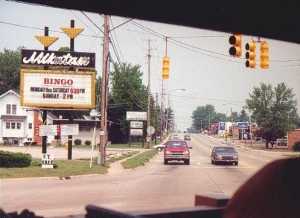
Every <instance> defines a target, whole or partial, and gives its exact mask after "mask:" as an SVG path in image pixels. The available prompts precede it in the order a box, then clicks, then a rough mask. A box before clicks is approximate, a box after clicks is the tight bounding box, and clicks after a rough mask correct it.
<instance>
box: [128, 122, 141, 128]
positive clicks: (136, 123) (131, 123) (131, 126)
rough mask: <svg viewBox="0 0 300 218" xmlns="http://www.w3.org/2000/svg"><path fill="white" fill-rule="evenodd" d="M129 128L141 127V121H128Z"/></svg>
mask: <svg viewBox="0 0 300 218" xmlns="http://www.w3.org/2000/svg"><path fill="white" fill-rule="evenodd" d="M130 128H132V129H142V128H143V122H141V121H130Z"/></svg>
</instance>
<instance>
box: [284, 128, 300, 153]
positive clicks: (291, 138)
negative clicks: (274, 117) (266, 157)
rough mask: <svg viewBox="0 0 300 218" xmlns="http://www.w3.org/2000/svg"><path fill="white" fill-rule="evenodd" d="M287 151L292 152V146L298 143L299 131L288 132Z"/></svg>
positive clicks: (299, 139)
mask: <svg viewBox="0 0 300 218" xmlns="http://www.w3.org/2000/svg"><path fill="white" fill-rule="evenodd" d="M287 140H288V143H287V144H288V149H289V150H293V146H294V144H295V143H296V142H300V129H295V130H292V131H289V132H288V136H287Z"/></svg>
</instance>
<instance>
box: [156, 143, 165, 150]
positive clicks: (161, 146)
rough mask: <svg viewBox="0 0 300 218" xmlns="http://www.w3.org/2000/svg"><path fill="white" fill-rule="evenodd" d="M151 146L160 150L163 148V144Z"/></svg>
mask: <svg viewBox="0 0 300 218" xmlns="http://www.w3.org/2000/svg"><path fill="white" fill-rule="evenodd" d="M153 148H156V149H157V150H158V151H162V150H164V148H165V145H164V144H158V145H154V146H153Z"/></svg>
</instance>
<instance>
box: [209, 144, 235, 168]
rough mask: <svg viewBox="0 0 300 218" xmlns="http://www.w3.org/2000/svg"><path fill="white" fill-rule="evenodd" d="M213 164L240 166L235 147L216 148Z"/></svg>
mask: <svg viewBox="0 0 300 218" xmlns="http://www.w3.org/2000/svg"><path fill="white" fill-rule="evenodd" d="M211 163H212V164H217V163H231V164H235V165H238V163H239V157H238V153H237V151H236V150H235V148H233V147H229V146H215V147H214V148H213V149H212V152H211Z"/></svg>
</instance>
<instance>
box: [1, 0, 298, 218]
mask: <svg viewBox="0 0 300 218" xmlns="http://www.w3.org/2000/svg"><path fill="white" fill-rule="evenodd" d="M40 2H41V1H40ZM45 2H51V1H45ZM99 2H100V1H99ZM124 2H125V1H124ZM224 2H225V1H224ZM86 4H88V1H87V3H86ZM99 4H100V3H99ZM151 4H152V3H151ZM153 4H154V3H153ZM186 4H188V3H186ZM224 4H225V3H224ZM226 4H227V3H226ZM75 5H76V4H75ZM124 5H125V3H124ZM221 5H222V4H221ZM270 7H271V6H270ZM131 9H132V10H131V11H136V10H135V8H134V7H132V8H131ZM170 10H171V5H170ZM195 11H196V12H197V9H196V8H195ZM216 11H217V12H215V13H218V15H217V16H219V12H220V14H221V15H222V16H223V15H224V14H222V13H221V12H222V11H223V10H222V6H219V5H218V9H217V10H216ZM185 13H188V12H185ZM149 14H153V16H155V11H149ZM237 14H238V13H237ZM221 15H220V16H221ZM178 16H181V15H178ZM224 16H225V15H224ZM161 17H164V16H161ZM183 17H184V16H183ZM249 17H251V16H250V14H249ZM195 20H197V19H196V18H195ZM207 20H211V21H212V22H216V21H215V20H214V19H213V18H210V17H208V18H207ZM204 21H205V19H204V20H203V22H204ZM170 22H171V21H170ZM195 22H196V21H195ZM201 22H202V21H201ZM236 22H239V21H238V17H237V21H236ZM196 23H197V22H196ZM199 23H200V22H199ZM261 23H263V24H264V22H263V21H262V22H261ZM274 25H276V24H274ZM278 25H279V24H278ZM0 26H1V30H0V36H1V40H0V178H1V181H0V207H1V209H3V210H4V211H7V212H12V211H19V212H20V211H21V210H22V209H25V208H28V209H30V210H32V211H34V212H36V214H37V215H41V216H45V217H62V216H67V215H78V214H84V213H85V207H86V205H90V204H93V205H97V206H101V207H105V208H111V209H114V210H117V211H124V212H130V211H155V210H165V209H178V208H189V207H194V206H195V205H194V199H195V195H196V194H199V195H206V196H210V195H216V194H217V195H225V196H226V197H229V198H230V197H231V196H233V194H234V193H235V192H236V190H237V189H238V188H239V187H241V185H242V184H244V182H245V181H248V180H249V179H250V178H251V176H253V175H255V174H256V173H257V172H258V171H259V170H260V169H261V168H262V167H264V166H265V165H267V164H268V163H270V162H272V161H274V160H278V159H282V158H287V157H295V156H297V155H299V153H297V151H299V150H300V145H299V142H300V131H299V129H300V118H299V109H300V104H299V102H300V85H299V84H300V73H299V70H300V45H299V44H296V43H289V42H284V41H279V40H274V39H269V38H264V37H258V36H252V35H246V34H244V33H235V32H234V33H231V32H220V31H212V30H207V29H199V28H191V27H186V26H179V25H170V24H166V23H157V22H150V21H145V20H139V19H135V18H129V17H120V16H108V15H102V14H99V13H91V12H85V11H84V10H83V9H80V10H78V11H77V10H68V9H59V8H54V7H46V6H43V5H36V4H25V3H20V2H19V1H4V0H0ZM215 26H222V23H219V24H217V23H216V24H215ZM279 26H280V25H279ZM243 28H245V29H247V27H246V26H245V27H243ZM224 29H225V27H224ZM227 29H229V28H227ZM258 29H259V28H258ZM265 29H268V28H265ZM295 29H297V27H296V26H295ZM283 31H284V29H283ZM246 32H247V31H246ZM249 32H251V31H248V33H249ZM273 35H275V36H281V34H279V33H273ZM184 140H185V141H184ZM164 145H167V146H164ZM182 146H185V148H184V149H182V148H179V147H182ZM168 147H171V149H167V148H168ZM214 147H219V148H216V149H215V151H216V152H224V153H231V152H232V153H235V152H236V154H238V155H222V154H219V155H212V149H213V148H214ZM172 148H174V149H172ZM213 156H215V157H213Z"/></svg>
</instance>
